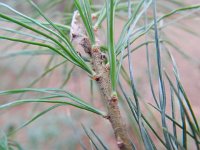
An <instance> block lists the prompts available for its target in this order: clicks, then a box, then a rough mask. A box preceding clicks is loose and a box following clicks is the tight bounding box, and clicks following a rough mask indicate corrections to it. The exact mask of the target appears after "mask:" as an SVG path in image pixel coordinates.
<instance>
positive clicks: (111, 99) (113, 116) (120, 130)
mask: <svg viewBox="0 0 200 150" xmlns="http://www.w3.org/2000/svg"><path fill="white" fill-rule="evenodd" d="M97 30H98V29H96V30H94V32H97ZM70 32H71V33H70V34H71V35H72V39H71V40H72V41H74V42H75V43H76V44H77V43H78V44H79V45H80V46H82V48H83V50H84V51H85V53H87V54H88V55H89V56H90V58H91V65H92V68H93V71H94V72H95V73H96V75H95V76H93V79H94V80H96V81H97V84H98V86H99V89H100V93H101V95H102V97H103V99H104V102H105V103H106V106H107V110H108V115H107V117H105V118H107V119H108V120H109V121H110V123H111V125H112V128H113V130H114V134H115V138H116V142H117V146H118V147H119V149H120V150H132V145H131V142H130V139H129V136H128V133H127V130H126V126H125V124H124V123H123V120H122V116H121V113H120V110H119V106H118V97H117V95H116V94H115V93H113V92H112V90H113V89H112V83H111V79H110V66H109V65H106V64H105V60H106V56H105V54H103V53H102V52H101V51H100V46H99V45H100V44H99V42H100V41H99V39H98V37H95V40H96V41H95V45H93V46H92V45H91V41H90V39H89V37H88V36H87V32H86V30H85V27H84V24H83V22H82V21H81V19H80V16H79V15H78V14H77V13H75V14H74V16H73V20H72V25H71V31H70ZM80 32H81V33H80Z"/></svg>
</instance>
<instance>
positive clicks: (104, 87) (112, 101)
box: [91, 47, 132, 150]
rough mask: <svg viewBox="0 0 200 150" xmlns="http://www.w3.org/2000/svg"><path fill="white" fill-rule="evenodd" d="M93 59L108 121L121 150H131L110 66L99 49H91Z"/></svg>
mask: <svg viewBox="0 0 200 150" xmlns="http://www.w3.org/2000/svg"><path fill="white" fill-rule="evenodd" d="M91 58H92V66H93V70H94V71H95V72H96V73H97V76H96V77H95V80H96V81H97V84H98V86H99V89H100V92H101V95H102V97H103V98H104V101H105V103H106V105H107V110H108V115H107V119H108V120H109V121H110V123H111V125H112V128H113V130H114V134H115V138H116V141H117V145H118V147H119V149H120V150H131V149H132V146H131V142H130V139H129V137H128V133H127V130H126V126H125V124H124V123H123V120H122V117H121V113H120V110H119V106H118V97H116V96H112V89H111V81H110V69H109V66H107V65H106V64H105V63H104V59H103V57H102V53H101V51H100V48H99V47H94V48H92V49H91Z"/></svg>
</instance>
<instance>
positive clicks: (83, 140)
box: [0, 0, 200, 150]
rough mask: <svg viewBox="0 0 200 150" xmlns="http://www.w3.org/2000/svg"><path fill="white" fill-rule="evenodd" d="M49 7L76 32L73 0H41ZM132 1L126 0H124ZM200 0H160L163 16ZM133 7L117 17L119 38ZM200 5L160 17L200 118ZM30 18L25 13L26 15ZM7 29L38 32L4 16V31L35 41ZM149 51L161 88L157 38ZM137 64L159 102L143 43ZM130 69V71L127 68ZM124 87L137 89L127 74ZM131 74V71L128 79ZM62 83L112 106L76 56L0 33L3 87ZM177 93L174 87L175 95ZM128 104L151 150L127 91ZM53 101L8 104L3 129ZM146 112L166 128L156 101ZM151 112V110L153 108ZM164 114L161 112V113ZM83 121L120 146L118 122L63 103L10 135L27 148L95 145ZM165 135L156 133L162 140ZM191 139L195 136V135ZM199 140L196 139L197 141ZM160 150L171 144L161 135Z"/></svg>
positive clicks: (2, 99) (24, 5) (142, 82)
mask: <svg viewBox="0 0 200 150" xmlns="http://www.w3.org/2000/svg"><path fill="white" fill-rule="evenodd" d="M0 2H3V3H4V4H7V5H9V6H11V7H12V8H14V9H16V10H17V11H19V12H21V13H23V14H25V15H27V16H30V17H32V18H35V19H37V20H39V21H41V22H45V21H44V19H43V18H42V17H40V15H39V14H38V12H37V11H36V10H35V9H34V8H33V7H32V6H31V5H30V4H29V3H28V2H27V1H25V0H17V1H16V0H0ZM34 2H35V3H36V4H38V6H39V7H40V9H41V10H42V11H43V12H44V14H45V15H46V16H47V17H48V18H50V19H51V20H52V21H54V22H55V23H57V24H60V25H63V31H65V33H66V34H69V26H70V23H71V18H72V15H73V11H74V10H75V9H76V8H75V6H74V3H73V1H72V0H53V1H52V0H34ZM103 4H104V1H93V2H92V10H93V11H98V10H99V9H100V8H102V7H103ZM124 4H126V1H124ZM197 4H199V1H198V0H185V1H184V2H183V1H178V0H169V1H166V0H159V1H157V7H158V12H157V15H158V17H161V16H163V15H164V14H167V13H169V12H171V11H173V10H175V9H178V8H181V7H185V6H188V5H197ZM126 10H127V9H124V10H121V11H119V12H118V13H117V19H116V20H115V39H116V41H117V40H118V38H119V36H120V33H121V30H122V29H123V26H124V24H125V22H126V21H127V16H126V15H127V14H126ZM199 11H200V9H195V10H190V11H187V12H182V13H177V14H175V15H172V16H170V17H169V18H166V19H164V20H163V21H161V22H160V23H159V29H160V37H161V39H162V40H166V41H170V42H171V43H172V45H170V44H169V45H167V46H166V45H164V44H163V45H162V48H163V49H169V50H170V52H171V53H172V54H173V56H174V58H175V60H176V63H177V66H178V69H179V73H180V79H181V82H182V84H183V86H184V88H185V91H186V93H187V95H188V97H189V99H190V102H191V105H192V106H193V110H194V112H195V114H196V116H197V119H198V121H200V111H199V106H200V101H199V97H200V92H199V91H200V82H199V81H200V49H199V43H200V28H199V26H200V17H199V15H200V12H199ZM0 13H5V14H8V15H10V16H14V17H15V18H16V19H19V20H22V18H20V17H19V16H17V15H15V14H14V13H12V12H10V11H9V10H8V9H7V8H5V7H2V6H1V7H0ZM147 13H148V17H149V19H152V12H151V9H150V10H149V11H148V12H147ZM24 21H25V20H24ZM143 23H144V20H143V19H141V21H140V22H139V23H138V25H137V26H138V27H139V26H140V25H141V24H143ZM6 28H10V29H15V30H17V31H21V32H26V33H29V34H30V33H31V32H30V31H28V30H26V29H24V28H21V27H20V26H17V25H15V24H13V23H10V22H6V21H5V20H3V19H0V34H1V35H6V36H11V37H15V38H23V39H27V40H31V41H35V39H34V38H33V37H28V36H26V37H24V35H18V34H17V33H16V31H13V32H8V31H7V30H6ZM105 28H106V22H104V23H103V26H102V29H101V31H100V35H101V38H102V41H106V37H105V35H106V33H105V32H106V29H105ZM153 35H154V34H153V31H150V32H149V33H148V39H149V40H152V39H153ZM144 41H145V37H144V36H142V37H141V38H138V39H137V40H136V41H135V42H134V43H133V44H132V45H131V47H132V49H134V48H136V47H137V46H138V45H140V44H142V43H144ZM149 53H150V54H149V55H150V57H151V67H152V71H153V73H152V74H153V84H154V88H155V91H156V93H157V91H158V90H157V89H158V82H157V70H156V57H155V55H156V53H155V45H154V44H149ZM162 57H163V58H165V59H164V61H163V65H164V67H165V69H166V70H167V71H169V72H172V65H171V64H170V63H169V58H168V56H167V53H163V56H162ZM132 63H133V67H134V73H135V81H136V85H137V89H138V91H139V97H140V99H141V101H144V102H145V103H152V104H154V103H155V102H154V101H153V97H152V93H151V89H150V85H149V80H148V73H147V61H146V49H145V46H141V47H140V48H138V49H137V50H135V51H134V52H133V53H132ZM123 64H124V69H125V70H126V72H128V67H127V65H128V63H127V60H126V59H125V60H124V62H123ZM124 74H125V75H124V76H126V73H124ZM120 78H121V81H122V84H123V87H124V89H125V90H126V92H127V93H128V94H131V88H130V85H129V84H128V83H129V81H125V78H123V77H120ZM128 79H129V78H128ZM26 87H32V88H61V89H63V90H66V91H70V92H72V93H73V94H75V95H77V96H79V97H81V98H82V99H84V100H85V101H87V102H89V103H91V104H93V106H95V107H96V108H99V109H101V110H105V107H104V104H103V102H102V101H101V97H100V95H99V93H98V88H97V86H96V84H95V82H93V81H91V80H90V78H89V77H88V75H87V74H86V73H85V72H84V71H82V70H81V69H80V68H78V67H75V66H74V65H72V64H71V63H70V62H67V61H64V59H63V58H61V57H60V56H58V55H56V54H54V53H52V52H51V51H49V50H48V49H46V48H41V47H38V46H32V45H29V44H23V43H17V42H12V41H7V40H0V90H2V91H3V90H9V89H16V88H26ZM38 96H40V97H41V96H43V95H42V94H37V93H29V94H16V95H8V96H0V103H1V104H3V103H6V102H11V101H13V100H17V99H26V98H33V97H38ZM168 96H169V94H168ZM120 103H121V105H120V108H121V110H122V113H123V116H124V119H125V120H126V124H127V126H128V129H129V133H130V137H131V138H132V139H133V141H134V142H135V143H136V145H137V146H138V149H143V148H144V147H143V146H142V144H141V139H139V138H137V136H138V131H137V130H138V129H137V127H136V125H135V121H134V120H133V119H131V118H129V116H130V112H126V108H127V106H126V105H127V104H125V101H124V97H121V98H120ZM50 106H52V105H51V104H44V103H38V104H24V105H19V106H16V107H12V108H9V109H6V110H0V130H1V131H3V132H6V133H9V132H11V131H12V130H13V129H15V128H17V127H19V126H21V125H22V124H23V123H24V122H26V121H27V120H30V119H31V118H32V117H33V116H35V115H36V114H38V113H40V112H41V111H43V110H45V109H47V108H48V107H50ZM167 108H168V109H167V112H169V114H170V102H167ZM142 110H143V113H144V114H145V115H146V116H147V118H148V120H155V123H152V125H154V127H155V129H158V131H159V130H160V126H159V121H156V120H160V116H159V114H158V112H157V111H156V110H155V109H153V108H152V107H149V106H148V107H147V106H146V105H144V106H142ZM149 112H151V113H149ZM157 118H159V119H157ZM81 124H83V125H84V126H85V127H86V128H88V129H90V128H92V129H93V130H94V131H95V132H96V133H98V135H99V136H100V137H101V139H102V140H103V141H106V142H107V144H108V147H109V148H110V149H116V146H115V141H114V138H113V131H112V129H111V126H110V123H109V122H108V121H107V120H105V119H103V118H101V117H99V116H96V115H94V114H92V113H90V112H86V111H84V110H79V109H77V108H74V107H71V106H61V107H58V108H56V109H53V110H52V111H49V112H48V113H46V114H44V115H43V116H41V117H40V118H38V119H36V120H35V121H33V122H32V123H31V124H29V125H28V126H26V127H24V128H22V129H21V130H19V131H18V132H17V133H16V134H14V135H12V136H11V137H10V138H11V139H12V140H13V141H16V142H17V143H19V144H20V146H21V147H22V148H23V149H25V150H66V149H67V150H68V149H69V150H73V149H77V150H78V149H83V147H86V149H88V147H90V145H91V142H90V141H89V140H88V137H87V136H86V134H85V132H84V130H83V128H82V126H81ZM156 140H157V139H156V138H155V141H156ZM189 140H190V139H189ZM192 144H193V143H191V145H192ZM157 145H158V149H159V148H160V149H165V148H164V147H163V146H162V144H160V143H159V142H158V144H157Z"/></svg>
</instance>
